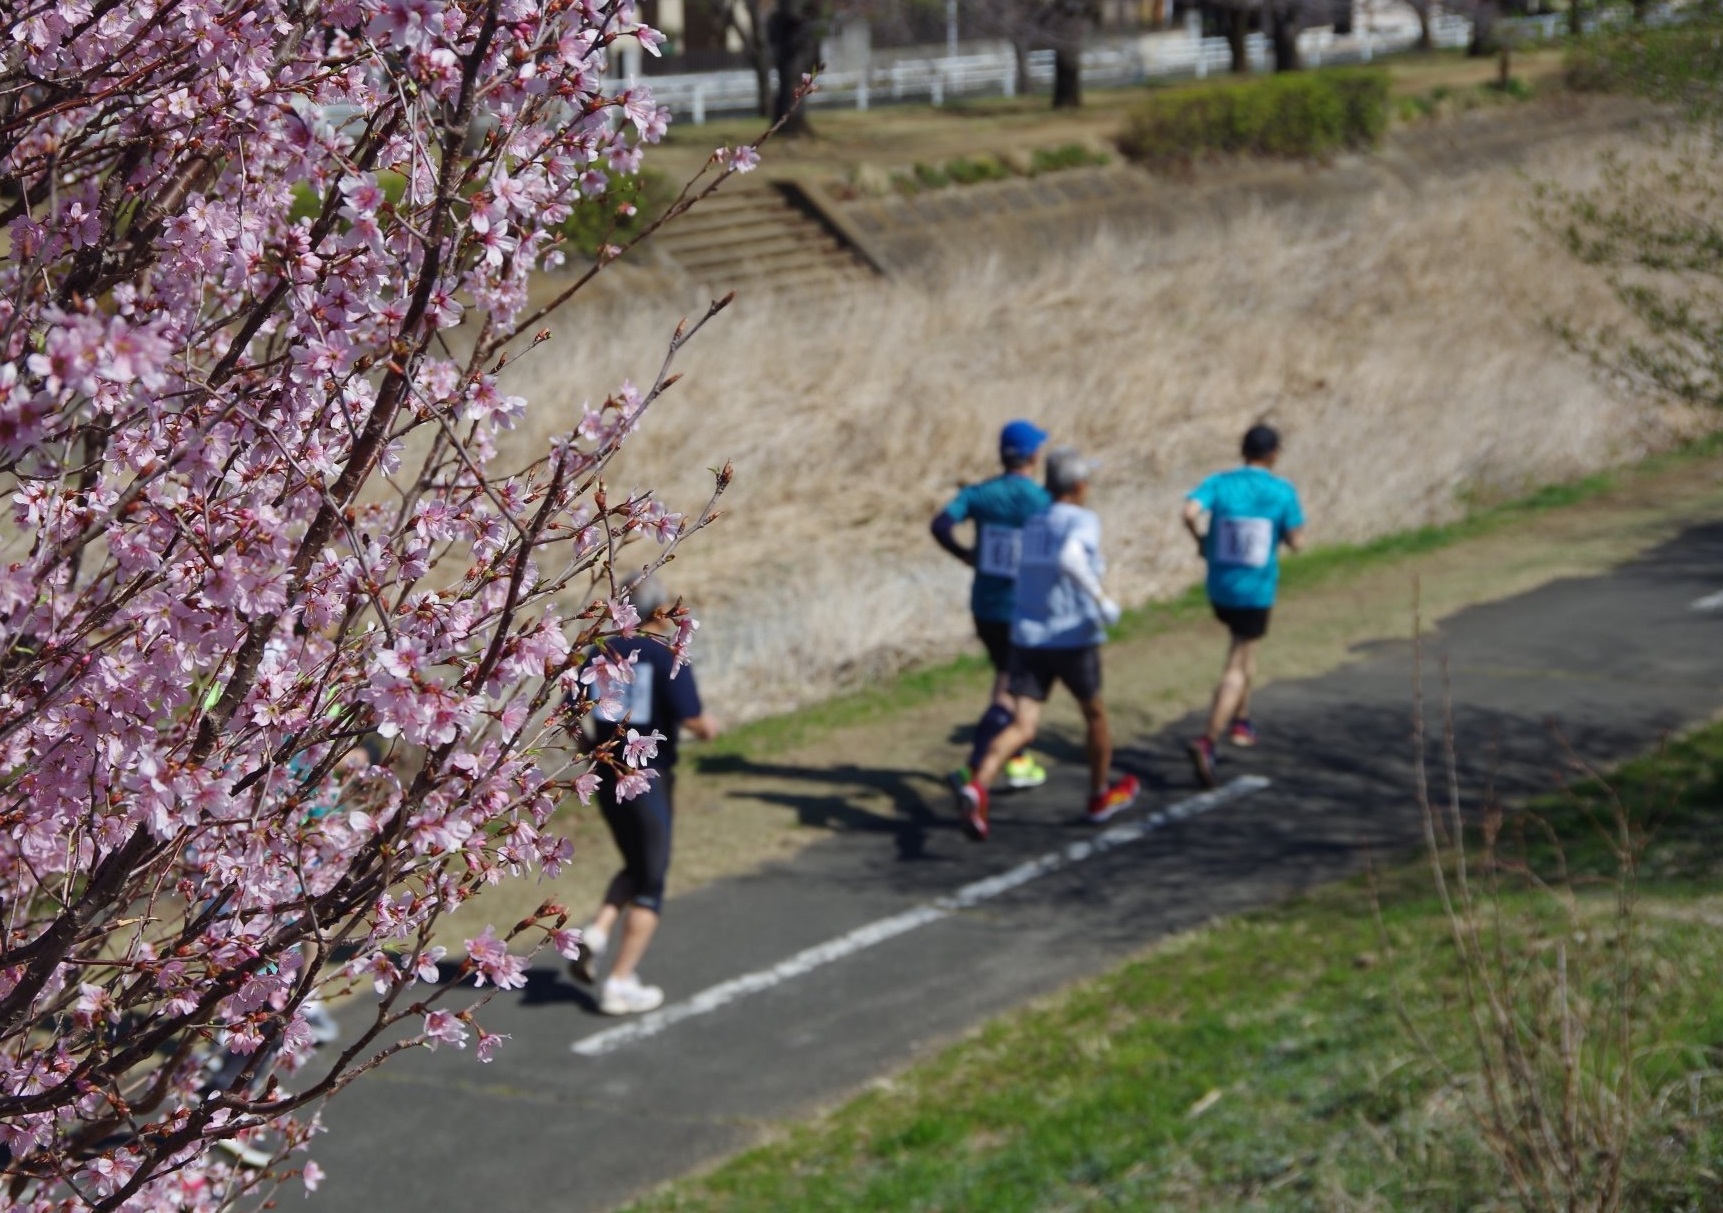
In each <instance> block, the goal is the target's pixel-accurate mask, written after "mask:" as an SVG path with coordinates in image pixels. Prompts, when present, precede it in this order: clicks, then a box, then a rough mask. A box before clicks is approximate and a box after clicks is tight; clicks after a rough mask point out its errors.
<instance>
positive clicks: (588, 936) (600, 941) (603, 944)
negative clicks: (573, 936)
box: [580, 927, 610, 956]
mask: <svg viewBox="0 0 1723 1213" xmlns="http://www.w3.org/2000/svg"><path fill="white" fill-rule="evenodd" d="M580 942H581V946H582V947H584V948H585V949H586V950H587V951H588V952H591V953H592V954H593V955H594V956H603V955H604V950H605V949H606V948H608V947H609V946H610V933H609V932H607V931H604V930H601V929H600V928H598V927H587V928H586V929H585V930H584V931H582V932H581V933H580Z"/></svg>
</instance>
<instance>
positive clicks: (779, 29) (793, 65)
mask: <svg viewBox="0 0 1723 1213" xmlns="http://www.w3.org/2000/svg"><path fill="white" fill-rule="evenodd" d="M815 11H816V10H815V8H814V5H813V4H812V3H808V2H807V0H781V2H780V3H779V4H778V5H777V6H776V7H775V8H774V9H773V10H772V15H771V16H770V17H768V18H766V30H767V33H768V34H769V35H770V38H771V43H772V61H773V64H774V65H775V66H776V67H777V69H778V91H777V93H776V94H774V96H773V97H772V121H773V122H782V123H783V126H782V127H781V128H780V130H781V132H782V133H783V134H786V135H806V134H809V133H811V131H812V127H810V126H809V125H808V114H807V107H806V106H805V105H803V104H801V103H800V102H799V101H798V100H797V98H796V91H797V90H798V89H800V88H801V87H802V77H803V76H804V75H806V74H807V73H808V72H809V71H811V70H812V69H813V67H814V50H815V24H816V22H815Z"/></svg>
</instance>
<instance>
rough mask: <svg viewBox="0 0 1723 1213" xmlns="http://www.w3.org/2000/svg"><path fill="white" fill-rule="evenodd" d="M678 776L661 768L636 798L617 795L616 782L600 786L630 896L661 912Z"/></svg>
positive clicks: (601, 802)
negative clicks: (671, 799) (627, 798)
mask: <svg viewBox="0 0 1723 1213" xmlns="http://www.w3.org/2000/svg"><path fill="white" fill-rule="evenodd" d="M674 784H675V777H674V776H673V775H671V774H670V772H668V771H660V772H659V774H658V778H657V779H654V780H653V781H652V786H651V787H650V788H649V789H647V791H646V792H645V793H644V794H643V795H640V796H636V797H635V798H634V799H633V800H624V801H618V800H617V799H616V782H615V780H613V779H606V780H605V781H604V782H603V783H601V784H599V787H598V808H599V811H600V812H601V813H603V814H604V824H605V825H607V826H609V827H610V836H611V837H612V838H614V839H616V849H617V850H618V851H621V852H622V871H621V872H619V873H617V875H618V876H619V877H622V878H625V879H626V880H627V881H628V883H629V886H630V887H631V888H632V889H633V892H632V894H631V895H630V898H629V900H631V901H632V902H633V903H634V904H635V905H637V906H641V907H643V908H645V909H648V910H651V911H652V912H653V913H654V914H656V913H658V911H659V910H661V909H662V908H663V906H664V876H665V873H667V872H669V870H670V816H671V810H670V796H671V791H672V788H673V787H674Z"/></svg>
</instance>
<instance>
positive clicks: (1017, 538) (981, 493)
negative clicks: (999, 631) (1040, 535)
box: [945, 472, 1053, 623]
mask: <svg viewBox="0 0 1723 1213" xmlns="http://www.w3.org/2000/svg"><path fill="white" fill-rule="evenodd" d="M1052 504H1053V498H1052V495H1051V494H1049V493H1048V492H1047V490H1046V489H1044V488H1042V487H1041V486H1040V485H1039V484H1038V483H1036V482H1035V481H1033V480H1031V479H1029V477H1027V476H1022V475H1019V474H1017V473H1016V472H1006V473H1005V474H1004V475H1002V476H995V477H994V478H993V479H991V480H983V481H982V482H981V483H980V484H972V485H969V486H968V487H967V488H965V489H964V490H963V491H962V492H961V493H959V494H958V495H957V496H956V497H954V498H952V501H951V504H950V505H948V506H946V507H945V514H946V517H948V518H950V519H951V520H952V521H953V522H962V521H964V520H965V519H969V518H973V519H974V520H975V584H974V585H973V586H971V587H970V591H969V609H970V610H972V611H974V612H975V617H976V618H977V619H983V620H987V621H988V622H992V623H1010V622H1011V612H1012V609H1013V608H1014V607H1015V606H1016V603H1017V564H1018V561H1019V559H1020V558H1021V556H1022V551H1023V524H1024V523H1025V522H1028V521H1029V519H1030V518H1032V517H1034V516H1035V515H1036V514H1039V513H1040V512H1041V511H1042V510H1044V509H1046V508H1047V507H1048V506H1050V505H1052Z"/></svg>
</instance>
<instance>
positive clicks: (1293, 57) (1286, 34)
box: [1265, 0, 1304, 72]
mask: <svg viewBox="0 0 1723 1213" xmlns="http://www.w3.org/2000/svg"><path fill="white" fill-rule="evenodd" d="M1265 15H1266V16H1267V17H1268V39H1269V44H1270V46H1272V47H1273V49H1274V70H1275V71H1277V72H1296V71H1297V70H1299V68H1301V67H1303V66H1304V64H1303V63H1302V62H1300V61H1299V58H1298V14H1297V12H1296V11H1295V10H1294V7H1293V6H1292V5H1291V4H1288V3H1286V2H1285V0H1270V2H1269V4H1268V6H1267V9H1266V13H1265Z"/></svg>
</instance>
